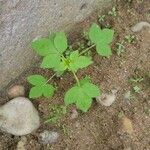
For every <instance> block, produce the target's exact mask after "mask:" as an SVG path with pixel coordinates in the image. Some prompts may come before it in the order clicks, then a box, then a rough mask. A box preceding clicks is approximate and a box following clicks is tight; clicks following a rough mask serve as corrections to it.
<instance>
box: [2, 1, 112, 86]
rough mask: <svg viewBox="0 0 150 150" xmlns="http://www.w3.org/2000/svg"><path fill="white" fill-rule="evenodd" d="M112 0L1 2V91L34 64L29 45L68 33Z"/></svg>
mask: <svg viewBox="0 0 150 150" xmlns="http://www.w3.org/2000/svg"><path fill="white" fill-rule="evenodd" d="M111 1H112V0H0V89H1V88H2V87H3V86H4V85H6V84H7V83H8V82H10V81H11V80H12V79H14V78H15V77H16V76H18V75H19V74H20V73H21V72H22V71H24V70H25V69H26V68H27V67H29V66H30V65H31V64H33V63H34V62H35V61H36V59H37V57H36V56H35V53H34V52H33V51H32V50H31V49H30V44H31V41H32V40H33V39H34V38H36V37H39V36H45V35H47V34H48V33H49V31H50V32H55V31H57V30H64V29H67V30H68V29H69V28H70V27H71V26H73V25H74V24H75V23H77V22H79V21H81V20H83V19H85V18H86V17H87V16H88V15H89V14H90V13H91V12H92V11H94V10H96V9H97V8H100V9H101V8H102V7H106V6H108V4H109V6H111V3H110V2H111Z"/></svg>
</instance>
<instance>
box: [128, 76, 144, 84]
mask: <svg viewBox="0 0 150 150" xmlns="http://www.w3.org/2000/svg"><path fill="white" fill-rule="evenodd" d="M143 80H144V78H143V77H133V78H130V79H129V81H130V82H133V83H138V82H142V81H143Z"/></svg>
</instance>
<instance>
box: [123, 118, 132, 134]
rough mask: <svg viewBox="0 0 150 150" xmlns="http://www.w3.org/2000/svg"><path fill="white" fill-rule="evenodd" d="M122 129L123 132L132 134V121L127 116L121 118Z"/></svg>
mask: <svg viewBox="0 0 150 150" xmlns="http://www.w3.org/2000/svg"><path fill="white" fill-rule="evenodd" d="M122 129H123V131H124V132H126V133H128V134H133V125H132V121H131V120H130V119H129V118H127V117H126V116H124V117H123V118H122Z"/></svg>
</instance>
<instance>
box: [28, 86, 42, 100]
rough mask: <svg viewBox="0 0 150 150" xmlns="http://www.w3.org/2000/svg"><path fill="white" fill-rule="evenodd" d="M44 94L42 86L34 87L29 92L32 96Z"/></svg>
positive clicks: (36, 96)
mask: <svg viewBox="0 0 150 150" xmlns="http://www.w3.org/2000/svg"><path fill="white" fill-rule="evenodd" d="M40 96H42V86H35V87H32V88H31V90H30V93H29V97H30V98H38V97H40Z"/></svg>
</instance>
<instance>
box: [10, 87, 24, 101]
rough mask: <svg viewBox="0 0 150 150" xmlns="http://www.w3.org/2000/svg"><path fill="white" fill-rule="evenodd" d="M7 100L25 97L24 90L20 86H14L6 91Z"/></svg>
mask: <svg viewBox="0 0 150 150" xmlns="http://www.w3.org/2000/svg"><path fill="white" fill-rule="evenodd" d="M7 93H8V96H9V98H16V97H19V96H24V95H25V88H24V86H22V85H15V86H13V87H11V88H10V89H9V90H8V92H7Z"/></svg>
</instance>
